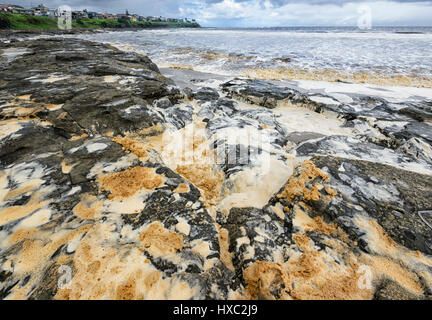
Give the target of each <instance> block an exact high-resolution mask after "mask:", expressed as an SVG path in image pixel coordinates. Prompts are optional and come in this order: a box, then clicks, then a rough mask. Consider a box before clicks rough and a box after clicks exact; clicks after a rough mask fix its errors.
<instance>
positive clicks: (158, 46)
mask: <svg viewBox="0 0 432 320" xmlns="http://www.w3.org/2000/svg"><path fill="white" fill-rule="evenodd" d="M81 37H83V38H86V39H90V40H97V41H103V42H109V43H112V44H115V45H117V46H120V47H123V48H126V49H130V50H136V51H139V52H144V53H147V54H148V56H149V57H150V58H151V59H152V60H153V61H154V62H156V63H157V64H158V65H159V66H172V67H178V68H192V69H194V70H196V71H202V72H210V73H217V74H223V75H248V76H251V77H255V76H256V77H258V78H275V79H280V78H295V77H297V78H301V79H308V78H312V79H315V80H326V79H327V78H329V79H330V78H335V79H336V78H337V79H341V80H344V79H345V76H344V75H346V74H356V75H357V76H356V77H357V78H358V80H362V79H363V78H367V77H369V76H371V77H375V78H377V77H378V78H379V77H384V78H385V77H396V78H397V77H405V76H408V77H414V78H416V79H418V80H419V81H423V80H424V81H431V79H432V59H430V57H431V56H432V28H380V29H376V30H371V31H367V32H363V31H360V30H356V29H348V28H339V29H337V28H336V29H335V28H332V29H330V28H292V29H286V28H285V29H277V30H276V29H229V30H228V29H207V28H203V29H167V30H142V31H138V32H130V31H128V32H121V33H119V32H109V33H100V34H91V35H82V36H81ZM359 74H360V76H358V75H359ZM335 79H333V80H335ZM396 81H399V80H398V79H397V80H396ZM400 81H402V80H400ZM372 82H374V81H372Z"/></svg>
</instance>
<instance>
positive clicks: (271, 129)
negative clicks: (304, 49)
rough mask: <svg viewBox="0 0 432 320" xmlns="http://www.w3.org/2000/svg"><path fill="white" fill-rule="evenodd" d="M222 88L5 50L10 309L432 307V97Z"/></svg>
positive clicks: (0, 99)
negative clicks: (124, 303) (121, 302)
mask: <svg viewBox="0 0 432 320" xmlns="http://www.w3.org/2000/svg"><path fill="white" fill-rule="evenodd" d="M222 82H223V83H222V84H221V85H217V86H215V87H213V88H211V87H205V86H204V87H200V86H199V85H197V82H195V84H196V86H194V87H193V89H190V88H188V87H186V86H185V85H183V86H182V87H178V86H177V85H176V83H175V79H174V80H173V79H170V78H168V77H165V76H163V75H162V74H161V73H160V71H159V69H158V67H157V66H156V65H155V64H154V63H153V62H152V61H150V59H149V58H147V57H146V56H145V55H140V54H138V53H134V52H124V51H121V50H119V49H117V48H115V47H113V46H110V45H107V44H101V43H96V42H90V41H85V40H78V39H73V38H67V39H64V38H61V37H48V38H35V39H29V38H25V39H24V38H23V39H21V40H17V39H15V40H14V39H9V40H8V41H3V42H1V43H0V298H1V299H221V300H224V299H430V298H431V297H432V230H431V229H430V227H429V226H430V223H429V225H428V223H425V222H428V221H429V222H430V217H431V215H428V213H427V212H428V210H431V209H432V149H431V145H432V110H431V109H432V100H430V98H428V97H427V95H425V96H422V94H421V92H420V89H419V90H418V91H416V90H414V89H413V90H412V94H406V95H403V94H401V93H400V92H399V91H398V90H396V89H393V90H394V91H393V92H392V91H386V90H385V89H377V88H372V89H371V88H370V87H369V88H368V87H367V85H365V86H363V87H362V88H363V89H364V90H357V89H356V90H351V89H352V88H351V87H350V86H351V85H350V84H343V83H340V84H336V83H335V84H333V86H336V85H338V86H339V87H337V88H336V89H335V88H333V90H321V89H320V88H319V87H318V86H317V85H316V84H315V87H313V88H312V87H310V86H309V87H308V86H307V85H306V83H305V82H283V81H280V82H275V81H273V82H266V81H259V80H251V79H240V78H235V79H227V80H226V81H222ZM353 86H354V85H353ZM355 86H357V87H358V88H359V87H361V86H360V85H355ZM350 88H351V89H350ZM366 89H368V90H366ZM344 90H345V91H344ZM350 90H351V91H350ZM388 90H390V89H388ZM425 90H427V89H425ZM429 90H430V89H429ZM353 91H355V92H353ZM379 92H381V93H382V94H378V93H379ZM398 92H399V96H398V97H397V99H396V98H395V97H396V93H398ZM422 92H423V91H422ZM419 212H420V213H421V212H422V214H419Z"/></svg>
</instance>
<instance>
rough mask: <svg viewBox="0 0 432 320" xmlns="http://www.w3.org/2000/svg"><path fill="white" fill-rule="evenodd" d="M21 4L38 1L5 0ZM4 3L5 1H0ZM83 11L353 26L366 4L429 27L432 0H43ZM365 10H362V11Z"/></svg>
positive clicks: (381, 17) (394, 21) (388, 16)
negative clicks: (85, 9)
mask: <svg viewBox="0 0 432 320" xmlns="http://www.w3.org/2000/svg"><path fill="white" fill-rule="evenodd" d="M6 1H10V3H14V4H20V5H23V6H25V7H29V6H30V5H33V6H34V5H36V4H39V3H40V2H41V1H42V0H31V1H30V0H6ZM0 2H5V0H0ZM43 3H44V4H45V5H46V6H48V7H53V8H55V7H58V6H59V5H62V4H67V5H69V6H70V7H72V9H84V8H87V9H89V10H94V11H99V12H113V13H121V12H124V11H125V9H128V10H129V12H130V13H138V14H141V15H146V16H150V15H155V16H160V15H162V16H166V17H189V18H195V19H196V20H197V21H198V22H200V23H201V25H203V26H210V27H212V26H214V27H275V26H345V25H346V26H355V25H357V21H358V19H359V16H360V15H361V13H359V10H360V11H361V8H363V10H364V8H365V6H367V7H366V8H370V11H371V16H372V25H373V26H382V25H385V26H409V25H411V26H432V0H430V1H418V0H393V1H387V0H381V1H361V0H303V1H300V0H202V1H198V0H120V1H119V0H44V1H43ZM362 12H365V11H362Z"/></svg>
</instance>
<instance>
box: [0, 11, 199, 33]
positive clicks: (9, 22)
mask: <svg viewBox="0 0 432 320" xmlns="http://www.w3.org/2000/svg"><path fill="white" fill-rule="evenodd" d="M72 27H73V28H93V29H94V28H198V27H200V25H199V24H198V23H188V22H148V21H133V22H132V21H118V20H96V19H82V20H81V19H80V20H73V22H72ZM53 28H57V19H54V18H48V17H36V16H27V15H21V14H14V13H5V12H3V13H0V29H53Z"/></svg>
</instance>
